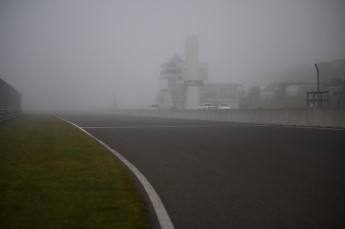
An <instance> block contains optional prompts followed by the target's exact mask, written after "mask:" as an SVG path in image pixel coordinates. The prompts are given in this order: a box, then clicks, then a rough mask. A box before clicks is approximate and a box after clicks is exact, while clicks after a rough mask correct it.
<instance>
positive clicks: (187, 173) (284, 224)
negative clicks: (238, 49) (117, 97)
mask: <svg viewBox="0 0 345 229" xmlns="http://www.w3.org/2000/svg"><path fill="white" fill-rule="evenodd" d="M64 117H66V118H67V119H68V120H70V121H72V122H74V123H75V124H77V125H79V126H81V127H87V128H85V130H87V131H88V132H90V133H91V134H92V135H94V136H95V137H97V138H99V139H100V140H102V141H103V142H105V143H106V144H108V145H109V146H110V147H112V148H113V149H115V150H116V151H118V152H119V153H121V154H122V155H123V156H124V157H126V158H127V159H128V160H129V161H130V162H131V163H132V164H134V165H135V166H136V167H137V168H138V169H139V170H140V171H141V172H142V173H143V174H144V175H145V176H146V178H148V180H149V181H150V183H151V184H152V185H153V187H154V188H155V189H156V191H157V193H158V195H159V196H160V197H161V199H162V201H163V203H164V205H165V207H166V209H167V211H168V213H169V215H170V217H171V219H172V221H173V223H174V225H175V227H176V228H177V229H180V228H181V229H182V228H188V229H189V228H191V229H194V228H198V229H204V228H205V229H206V228H207V229H209V228H212V229H215V228H345V179H344V178H345V175H344V174H345V131H342V130H325V129H310V128H294V127H291V128H290V127H275V126H255V125H240V124H231V123H219V122H204V121H190V120H177V119H163V118H144V117H126V116H114V115H113V116H110V115H108V116H106V115H103V116H100V115H89V116H86V115H83V116H81V115H74V116H64ZM93 127H97V128H93Z"/></svg>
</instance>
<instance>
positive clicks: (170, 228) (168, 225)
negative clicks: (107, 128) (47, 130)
mask: <svg viewBox="0 0 345 229" xmlns="http://www.w3.org/2000/svg"><path fill="white" fill-rule="evenodd" d="M58 117H59V116H58ZM59 118H60V119H61V120H63V121H65V122H67V123H69V124H71V125H73V126H75V127H77V128H78V129H79V130H81V131H82V132H84V133H85V134H87V135H88V136H90V137H92V138H93V139H95V140H96V141H98V142H99V143H100V144H101V145H103V146H104V147H105V148H107V149H108V150H109V151H110V152H112V153H113V154H114V155H115V156H116V157H117V158H119V159H120V160H121V161H122V162H123V163H124V164H125V165H126V166H127V167H128V168H129V169H130V170H131V171H132V172H133V173H134V175H135V176H136V177H137V178H138V180H139V181H140V183H141V184H142V186H143V187H144V189H145V191H146V193H147V195H148V197H149V199H150V201H151V203H152V206H153V209H154V210H155V213H156V215H157V218H158V222H159V224H160V226H161V228H162V229H175V227H174V225H173V223H172V222H171V219H170V217H169V214H168V212H167V211H166V209H165V207H164V205H163V202H162V200H161V199H160V198H159V196H158V194H157V192H156V190H155V189H154V188H153V186H152V185H151V184H150V182H149V181H148V180H147V178H146V177H145V176H144V175H143V174H142V173H141V172H140V171H139V170H138V169H137V168H136V167H135V166H134V165H133V164H132V163H130V162H129V161H128V160H127V159H126V158H125V157H123V156H122V155H121V154H120V153H118V152H117V151H116V150H114V149H112V148H111V147H110V146H108V145H107V144H105V143H104V142H103V141H101V140H100V139H98V138H96V137H95V136H93V135H92V134H90V133H89V132H87V131H86V130H84V129H82V128H81V127H79V126H78V125H77V124H74V123H73V122H70V121H68V120H66V119H64V118H62V117H59Z"/></svg>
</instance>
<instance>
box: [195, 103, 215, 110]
mask: <svg viewBox="0 0 345 229" xmlns="http://www.w3.org/2000/svg"><path fill="white" fill-rule="evenodd" d="M199 109H200V110H214V109H216V107H215V106H214V105H213V104H212V103H203V104H202V105H201V106H199Z"/></svg>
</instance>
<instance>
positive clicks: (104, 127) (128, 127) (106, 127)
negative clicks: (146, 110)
mask: <svg viewBox="0 0 345 229" xmlns="http://www.w3.org/2000/svg"><path fill="white" fill-rule="evenodd" d="M227 126H235V125H204V126H83V127H80V128H83V129H140V128H203V127H227Z"/></svg>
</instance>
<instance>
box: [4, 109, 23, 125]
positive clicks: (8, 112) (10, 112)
mask: <svg viewBox="0 0 345 229" xmlns="http://www.w3.org/2000/svg"><path fill="white" fill-rule="evenodd" d="M20 113H21V111H20V110H16V109H0V122H3V121H6V120H9V119H11V118H15V117H16V116H18V115H19V114H20Z"/></svg>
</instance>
